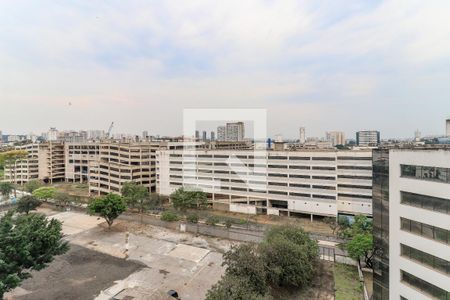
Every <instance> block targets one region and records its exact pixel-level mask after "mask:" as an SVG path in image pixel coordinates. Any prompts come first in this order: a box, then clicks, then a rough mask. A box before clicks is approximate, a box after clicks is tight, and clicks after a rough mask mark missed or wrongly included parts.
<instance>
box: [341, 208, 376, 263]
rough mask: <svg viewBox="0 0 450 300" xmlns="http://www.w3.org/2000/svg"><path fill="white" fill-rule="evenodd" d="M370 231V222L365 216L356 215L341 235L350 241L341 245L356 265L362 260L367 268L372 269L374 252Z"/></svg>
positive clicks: (371, 224)
mask: <svg viewBox="0 0 450 300" xmlns="http://www.w3.org/2000/svg"><path fill="white" fill-rule="evenodd" d="M372 229H373V223H372V220H371V219H369V218H367V217H366V216H362V215H358V216H355V219H354V222H353V223H352V224H351V226H350V227H348V228H347V229H345V230H344V234H343V235H344V236H345V237H347V238H349V239H350V241H348V242H346V243H345V244H344V245H343V246H344V248H345V249H346V250H347V252H348V255H349V256H350V257H351V258H353V259H355V260H356V261H357V262H358V263H359V262H360V261H361V259H362V258H364V262H365V264H366V266H367V267H369V268H372V267H373V261H372V259H373V255H374V253H375V251H376V249H374V245H373V236H372Z"/></svg>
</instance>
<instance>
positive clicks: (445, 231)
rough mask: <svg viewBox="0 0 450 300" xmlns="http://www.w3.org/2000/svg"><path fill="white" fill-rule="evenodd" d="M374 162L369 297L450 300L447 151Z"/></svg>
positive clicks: (406, 153)
mask: <svg viewBox="0 0 450 300" xmlns="http://www.w3.org/2000/svg"><path fill="white" fill-rule="evenodd" d="M373 159H374V180H373V182H374V185H373V201H374V206H373V207H374V211H373V217H374V243H375V247H376V249H377V251H376V256H375V262H374V299H375V300H380V299H382V300H384V299H447V300H448V299H450V148H440V149H439V148H434V149H433V148H424V149H417V148H416V149H379V150H375V151H374V154H373Z"/></svg>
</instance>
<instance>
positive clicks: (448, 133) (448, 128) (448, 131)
mask: <svg viewBox="0 0 450 300" xmlns="http://www.w3.org/2000/svg"><path fill="white" fill-rule="evenodd" d="M445 124H446V125H447V126H446V129H445V135H446V136H449V137H450V119H447V120H446V121H445Z"/></svg>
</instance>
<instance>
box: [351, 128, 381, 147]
mask: <svg viewBox="0 0 450 300" xmlns="http://www.w3.org/2000/svg"><path fill="white" fill-rule="evenodd" d="M379 144H380V132H379V131H376V130H363V131H358V132H356V145H358V146H363V147H368V146H378V145H379Z"/></svg>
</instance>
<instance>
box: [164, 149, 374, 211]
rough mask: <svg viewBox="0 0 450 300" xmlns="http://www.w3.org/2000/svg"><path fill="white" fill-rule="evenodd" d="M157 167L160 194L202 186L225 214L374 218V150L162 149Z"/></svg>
mask: <svg viewBox="0 0 450 300" xmlns="http://www.w3.org/2000/svg"><path fill="white" fill-rule="evenodd" d="M157 163H158V167H157V191H158V192H159V193H161V194H163V195H170V194H171V193H172V192H174V191H175V190H176V189H178V188H180V187H186V188H189V187H193V188H200V189H203V190H204V191H205V192H206V193H207V194H208V196H209V199H210V201H211V202H212V203H213V206H214V207H221V209H225V210H230V211H239V212H247V213H262V214H273V215H291V216H295V215H302V214H307V215H311V216H312V215H320V216H334V217H335V216H337V215H338V214H349V215H354V214H366V215H371V214H372V152H371V151H336V150H333V149H331V150H322V151H321V150H310V151H267V152H266V151H259V150H256V151H250V150H196V151H183V150H164V151H158V152H157Z"/></svg>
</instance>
